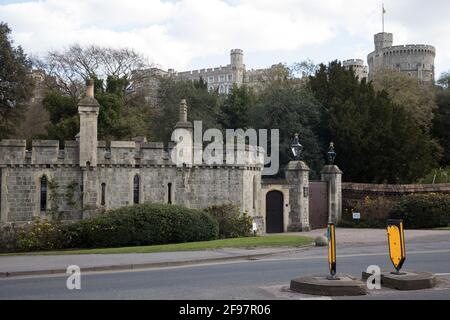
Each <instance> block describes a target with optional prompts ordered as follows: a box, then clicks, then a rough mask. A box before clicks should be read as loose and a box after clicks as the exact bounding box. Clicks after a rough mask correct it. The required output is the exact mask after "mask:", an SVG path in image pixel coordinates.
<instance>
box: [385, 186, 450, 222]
mask: <svg viewBox="0 0 450 320" xmlns="http://www.w3.org/2000/svg"><path fill="white" fill-rule="evenodd" d="M390 217H391V218H393V219H403V221H404V223H405V227H406V228H408V229H425V228H439V227H447V226H449V225H450V195H444V194H438V193H429V194H411V195H407V196H404V197H402V199H401V200H400V202H399V203H398V204H397V205H396V206H395V207H394V209H393V210H392V213H391V215H390Z"/></svg>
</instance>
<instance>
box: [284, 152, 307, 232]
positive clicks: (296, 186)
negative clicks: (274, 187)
mask: <svg viewBox="0 0 450 320" xmlns="http://www.w3.org/2000/svg"><path fill="white" fill-rule="evenodd" d="M286 179H287V181H288V183H289V205H290V207H291V210H290V217H289V224H288V232H296V231H309V230H310V227H309V167H308V166H307V165H306V163H304V162H303V161H291V162H289V164H288V166H287V168H286Z"/></svg>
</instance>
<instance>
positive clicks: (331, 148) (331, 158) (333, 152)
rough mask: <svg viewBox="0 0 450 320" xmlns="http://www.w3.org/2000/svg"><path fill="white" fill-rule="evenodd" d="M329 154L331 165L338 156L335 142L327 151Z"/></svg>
mask: <svg viewBox="0 0 450 320" xmlns="http://www.w3.org/2000/svg"><path fill="white" fill-rule="evenodd" d="M327 156H328V163H329V165H333V164H334V159H335V158H336V151H334V143H333V142H331V143H330V149H329V150H328V152H327Z"/></svg>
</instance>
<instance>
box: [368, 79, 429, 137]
mask: <svg viewBox="0 0 450 320" xmlns="http://www.w3.org/2000/svg"><path fill="white" fill-rule="evenodd" d="M373 86H374V88H375V90H377V91H382V90H385V91H386V92H387V93H388V94H389V96H390V98H391V100H392V101H393V102H394V103H395V104H397V105H401V106H403V107H405V109H406V110H407V111H408V113H409V115H410V117H411V119H412V120H414V121H415V123H416V124H417V125H418V126H420V127H421V128H422V129H424V130H425V131H428V130H429V129H430V127H431V122H432V119H433V110H434V109H435V108H436V103H435V90H434V88H433V87H432V86H431V85H429V84H421V83H419V82H418V81H417V79H416V78H412V77H409V76H407V75H406V74H404V73H401V72H398V71H395V70H383V71H380V72H377V73H376V74H375V76H374V78H373Z"/></svg>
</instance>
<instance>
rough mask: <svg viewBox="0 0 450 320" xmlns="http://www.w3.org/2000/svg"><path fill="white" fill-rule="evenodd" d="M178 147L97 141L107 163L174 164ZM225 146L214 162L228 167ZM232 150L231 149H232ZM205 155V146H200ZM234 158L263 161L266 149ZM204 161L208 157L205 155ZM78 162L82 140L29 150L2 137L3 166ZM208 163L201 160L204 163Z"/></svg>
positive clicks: (238, 152)
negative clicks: (220, 160)
mask: <svg viewBox="0 0 450 320" xmlns="http://www.w3.org/2000/svg"><path fill="white" fill-rule="evenodd" d="M174 147H175V144H174V143H173V142H169V144H168V148H167V150H166V149H165V148H164V143H162V142H143V143H137V142H135V141H111V143H110V144H109V146H108V144H107V143H106V141H98V142H97V163H98V165H106V166H110V165H112V166H145V165H167V166H170V165H175V164H174V163H172V161H171V159H170V152H171V151H172V150H173V148H174ZM225 149H226V148H225V146H224V150H223V152H224V158H223V159H224V161H223V163H222V164H216V165H215V166H218V167H220V166H224V167H228V166H229V164H227V163H226V154H227V150H225ZM230 151H231V150H229V151H228V152H230ZM196 152H199V154H201V155H202V156H203V153H202V150H201V149H200V150H199V149H197V151H196ZM234 152H235V158H238V157H239V158H238V159H243V160H244V161H243V162H242V163H238V164H236V165H232V166H236V167H243V166H255V167H262V166H263V165H264V154H265V150H264V148H262V147H254V146H248V145H246V146H245V147H238V146H235V148H234ZM204 158H205V161H206V160H207V159H208V157H206V156H205V157H204ZM23 165H32V166H67V165H69V166H79V143H78V142H77V141H65V142H64V148H61V147H60V144H59V141H57V140H33V141H32V147H31V150H27V145H26V140H0V167H7V166H23ZM203 165H206V166H208V165H207V164H201V165H200V166H203Z"/></svg>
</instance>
